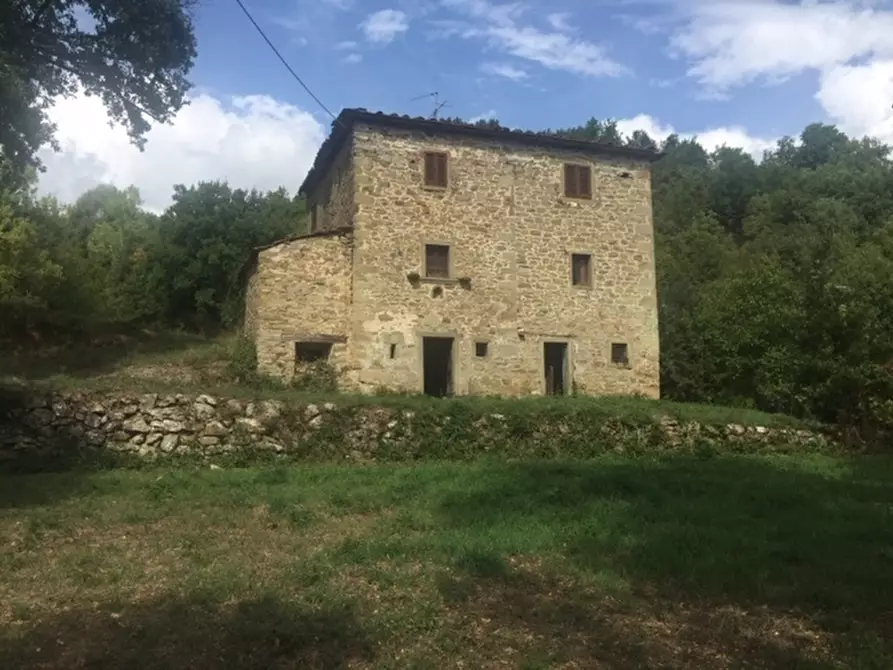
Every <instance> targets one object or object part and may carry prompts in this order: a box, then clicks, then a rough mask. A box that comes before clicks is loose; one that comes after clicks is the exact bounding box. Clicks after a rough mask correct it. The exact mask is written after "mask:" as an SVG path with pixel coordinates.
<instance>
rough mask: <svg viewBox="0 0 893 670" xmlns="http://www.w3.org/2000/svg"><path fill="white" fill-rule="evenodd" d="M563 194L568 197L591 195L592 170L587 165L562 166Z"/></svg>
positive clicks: (589, 196) (587, 196)
mask: <svg viewBox="0 0 893 670" xmlns="http://www.w3.org/2000/svg"><path fill="white" fill-rule="evenodd" d="M564 195H565V196H566V197H568V198H587V199H588V198H591V197H592V170H591V169H590V167H589V166H588V165H565V166H564Z"/></svg>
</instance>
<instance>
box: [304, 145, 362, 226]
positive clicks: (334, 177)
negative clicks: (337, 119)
mask: <svg viewBox="0 0 893 670" xmlns="http://www.w3.org/2000/svg"><path fill="white" fill-rule="evenodd" d="M355 192H356V187H355V184H354V161H353V142H352V141H351V140H350V138H348V141H347V142H345V143H344V146H343V147H342V148H341V150H340V151H339V152H338V155H337V157H336V158H335V160H334V162H333V164H332V167H331V168H330V169H329V171H328V173H326V175H325V176H324V177H323V179H322V180H321V181H320V182H319V184H318V185H317V187H316V188H315V189H314V191H313V193H312V194H311V195H310V197H309V198H308V200H307V212H308V215H309V222H310V223H309V225H310V232H311V233H314V232H323V231H329V230H340V229H343V228H350V227H351V226H353V214H354V195H355ZM314 210H315V214H314Z"/></svg>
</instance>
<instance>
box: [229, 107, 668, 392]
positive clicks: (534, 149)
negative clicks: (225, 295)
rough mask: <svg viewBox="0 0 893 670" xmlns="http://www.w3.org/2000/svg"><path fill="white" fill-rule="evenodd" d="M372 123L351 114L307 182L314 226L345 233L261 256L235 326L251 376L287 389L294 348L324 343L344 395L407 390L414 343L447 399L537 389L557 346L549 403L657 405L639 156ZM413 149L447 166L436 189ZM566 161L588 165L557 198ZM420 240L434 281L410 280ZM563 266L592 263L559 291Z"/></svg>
mask: <svg viewBox="0 0 893 670" xmlns="http://www.w3.org/2000/svg"><path fill="white" fill-rule="evenodd" d="M387 118H388V117H380V116H379V117H376V118H375V119H371V120H370V119H366V117H364V116H362V115H360V118H359V119H354V121H353V122H352V123H351V124H350V128H349V131H348V132H346V136H347V137H346V140H344V141H343V144H342V145H341V147H340V148H339V149H338V151H337V152H333V153H334V158H333V159H332V160H331V161H323V162H322V163H320V161H319V160H318V164H319V166H318V168H315V171H316V174H315V175H314V173H313V172H312V173H311V175H312V177H313V178H312V179H311V177H308V183H310V182H312V183H311V184H310V186H309V187H308V186H306V184H305V188H306V190H307V194H308V202H311V203H313V204H314V205H317V206H318V208H319V209H322V210H324V211H323V212H322V213H319V212H318V213H317V215H316V222H317V226H318V228H319V229H320V230H341V229H343V228H350V229H352V232H351V233H344V234H343V235H342V236H340V237H308V238H304V239H299V240H294V241H290V242H285V243H283V244H281V245H279V246H277V247H273V248H270V249H266V250H263V251H261V252H260V253H259V256H258V261H257V270H256V271H255V273H254V275H253V277H252V279H251V283H250V284H249V294H248V307H247V313H246V321H247V323H248V327H249V332H252V333H253V334H254V335H255V337H256V341H257V346H258V358H259V362H260V368H261V371H262V372H265V373H268V374H275V375H279V376H286V377H287V376H288V375H289V374H290V373H291V371H292V370H293V365H294V361H293V357H294V346H293V343H294V342H295V341H299V340H300V339H301V338H311V339H312V337H313V336H314V335H319V334H328V335H337V336H340V340H339V341H338V342H337V343H336V344H337V346H333V348H332V352H331V360H332V363H333V364H334V365H336V367H337V369H338V371H339V374H340V379H341V383H342V385H343V387H344V388H345V389H351V390H360V391H373V390H376V389H379V388H388V389H391V390H405V391H422V390H423V389H424V388H425V381H424V380H425V356H424V354H423V349H424V345H423V338H425V337H441V338H452V364H451V369H450V373H451V378H452V379H451V391H452V392H454V393H456V394H498V395H528V394H542V393H544V392H546V390H547V382H546V373H545V367H546V366H545V362H544V345H545V344H546V343H548V342H555V343H564V344H566V354H565V359H564V360H565V361H566V363H565V367H564V370H565V373H566V375H567V378H566V379H565V382H566V383H565V385H564V386H565V389H564V390H565V391H570V390H572V389H573V390H576V391H578V392H582V393H588V394H596V395H601V394H641V395H645V396H649V397H657V396H659V345H658V322H657V300H656V290H655V271H654V243H653V229H652V212H651V176H650V161H649V159H648V156H646V155H643V154H642V152H638V153H636V152H627V153H624V152H622V151H613V152H607V151H605V150H604V148H598V147H593V146H591V145H585V144H583V143H567V144H568V146H554V145H550V144H549V143H548V142H547V143H540V142H539V141H538V140H537V138H535V137H530V136H525V135H523V134H518V133H505V134H504V136H501V137H489V136H480V135H479V134H475V133H463V132H457V131H456V130H455V129H454V128H448V127H444V126H446V124H436V123H433V124H432V123H430V122H427V124H426V127H424V128H415V127H412V126H411V124H405V123H403V124H394V125H390V124H389V122H388V121H387V120H386V119H387ZM380 119H385V120H384V121H381V120H380ZM367 120H370V121H371V122H369V123H366V122H364V121H367ZM439 127H443V128H442V129H443V132H439V130H438V128H439ZM426 152H443V153H446V154H447V156H448V184H447V186H446V188H433V187H427V186H425V184H424V164H425V153H426ZM567 164H572V165H584V166H588V167H589V168H590V170H591V177H592V188H591V191H592V197H591V199H583V198H569V197H566V196H565V195H564V193H565V189H564V175H565V165H567ZM349 214H350V215H349ZM426 244H436V245H446V246H449V256H450V263H449V265H450V276H449V278H426V277H425V274H426V273H425V245H426ZM339 245H341V246H339ZM572 254H584V255H588V256H589V257H590V264H591V265H590V267H591V269H590V275H591V282H589V285H587V286H579V285H573V283H572V280H571V257H572ZM317 284H318V285H317ZM336 301H341V302H340V303H338V304H337V305H336V304H335V303H336ZM483 343H486V346H485V347H484V345H483ZM478 344H480V346H476V345H478ZM619 345H626V346H625V347H621V349H624V350H625V353H626V361H625V362H621V363H615V362H612V349H615V350H616V346H619ZM479 354H484V355H479Z"/></svg>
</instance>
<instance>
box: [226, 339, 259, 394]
mask: <svg viewBox="0 0 893 670" xmlns="http://www.w3.org/2000/svg"><path fill="white" fill-rule="evenodd" d="M227 373H228V374H229V376H230V378H231V379H232V380H233V381H235V382H237V383H242V384H252V383H254V382H256V381H257V376H258V375H257V348H256V347H255V346H254V341H253V340H252V339H251V338H249V337H246V336H245V335H240V336H239V337H238V338H236V341H235V342H234V343H233V347H232V349H231V350H230V354H229V361H228V362H227Z"/></svg>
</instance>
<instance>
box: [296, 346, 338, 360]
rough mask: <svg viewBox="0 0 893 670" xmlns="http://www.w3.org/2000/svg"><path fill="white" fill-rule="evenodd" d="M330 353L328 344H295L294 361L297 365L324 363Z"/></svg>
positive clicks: (330, 348) (330, 349) (330, 347)
mask: <svg viewBox="0 0 893 670" xmlns="http://www.w3.org/2000/svg"><path fill="white" fill-rule="evenodd" d="M331 353H332V345H331V343H330V342H295V361H296V362H298V363H315V362H316V361H325V360H328V358H329V354H331Z"/></svg>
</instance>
